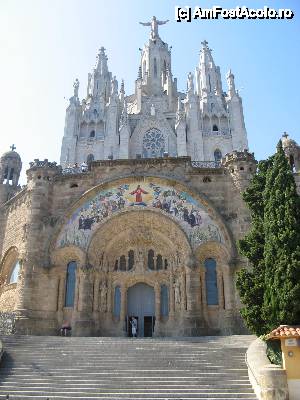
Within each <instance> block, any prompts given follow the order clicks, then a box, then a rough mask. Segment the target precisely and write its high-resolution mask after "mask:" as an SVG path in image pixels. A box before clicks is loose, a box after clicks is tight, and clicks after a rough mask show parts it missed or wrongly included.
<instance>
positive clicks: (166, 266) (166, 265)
mask: <svg viewBox="0 0 300 400" xmlns="http://www.w3.org/2000/svg"><path fill="white" fill-rule="evenodd" d="M165 269H168V260H167V259H166V258H165Z"/></svg>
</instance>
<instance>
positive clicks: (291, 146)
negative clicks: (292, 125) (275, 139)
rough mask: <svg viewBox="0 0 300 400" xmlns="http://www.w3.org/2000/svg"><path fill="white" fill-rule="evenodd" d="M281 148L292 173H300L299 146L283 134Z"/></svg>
mask: <svg viewBox="0 0 300 400" xmlns="http://www.w3.org/2000/svg"><path fill="white" fill-rule="evenodd" d="M281 140H282V147H283V150H284V152H285V155H286V156H287V158H288V160H289V163H290V165H291V168H292V169H293V171H294V172H300V146H299V145H298V143H297V142H296V141H295V140H293V139H291V138H290V137H289V135H288V134H287V133H286V132H284V134H283V135H282V139H281Z"/></svg>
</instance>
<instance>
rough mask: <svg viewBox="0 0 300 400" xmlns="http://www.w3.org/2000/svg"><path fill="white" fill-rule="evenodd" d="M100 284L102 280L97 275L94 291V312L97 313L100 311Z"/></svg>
mask: <svg viewBox="0 0 300 400" xmlns="http://www.w3.org/2000/svg"><path fill="white" fill-rule="evenodd" d="M99 283H100V278H99V275H98V274H97V275H96V277H95V279H94V291H93V312H94V313H97V311H99Z"/></svg>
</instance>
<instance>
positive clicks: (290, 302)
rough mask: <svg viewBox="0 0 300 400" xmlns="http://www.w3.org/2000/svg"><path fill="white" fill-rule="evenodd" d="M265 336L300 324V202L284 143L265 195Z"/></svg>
mask: <svg viewBox="0 0 300 400" xmlns="http://www.w3.org/2000/svg"><path fill="white" fill-rule="evenodd" d="M263 208H264V220H263V231H264V236H265V244H264V264H265V282H264V300H263V307H262V308H263V319H265V321H266V332H267V331H270V330H272V329H274V328H275V327H276V326H278V325H280V324H300V198H299V196H298V194H297V191H296V184H295V180H294V177H293V174H292V171H291V167H290V165H289V163H288V160H287V158H286V156H285V154H284V151H283V148H282V143H281V141H280V142H279V143H278V146H277V153H276V154H275V157H274V163H273V166H272V168H269V169H268V171H267V176H266V186H265V190H264V193H263Z"/></svg>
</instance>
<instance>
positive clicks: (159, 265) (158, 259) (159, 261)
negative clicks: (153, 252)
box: [156, 254, 163, 270]
mask: <svg viewBox="0 0 300 400" xmlns="http://www.w3.org/2000/svg"><path fill="white" fill-rule="evenodd" d="M156 269H157V270H160V269H163V259H162V256H161V255H160V254H158V255H157V257H156Z"/></svg>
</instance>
